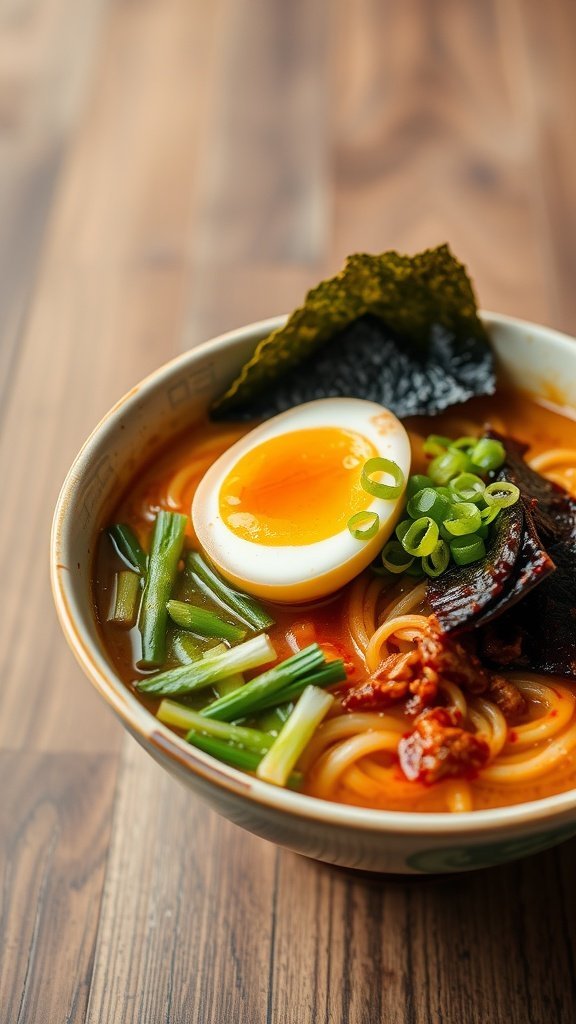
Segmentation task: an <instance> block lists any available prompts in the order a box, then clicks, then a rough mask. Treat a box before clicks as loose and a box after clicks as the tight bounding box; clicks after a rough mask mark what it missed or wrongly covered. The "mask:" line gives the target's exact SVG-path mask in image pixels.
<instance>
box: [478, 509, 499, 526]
mask: <svg viewBox="0 0 576 1024" xmlns="http://www.w3.org/2000/svg"><path fill="white" fill-rule="evenodd" d="M500 512H501V509H500V506H499V505H488V506H487V507H486V508H483V509H482V510H481V512H480V519H481V520H482V522H483V524H484V526H489V525H490V523H493V522H494V520H495V519H497V518H498V516H499V515H500Z"/></svg>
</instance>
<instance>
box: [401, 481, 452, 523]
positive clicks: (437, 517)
mask: <svg viewBox="0 0 576 1024" xmlns="http://www.w3.org/2000/svg"><path fill="white" fill-rule="evenodd" d="M406 511H407V512H408V515H409V516H411V518H412V519H419V518H420V516H430V518H431V519H433V520H434V522H436V523H442V522H444V520H445V519H446V518H447V517H448V516H449V514H450V501H449V500H448V498H445V497H444V495H443V494H438V491H437V490H436V489H435V488H434V487H424V488H423V489H422V490H421V491H417V492H416V494H415V495H414V496H413V497H412V498H410V500H409V502H408V504H407V506H406Z"/></svg>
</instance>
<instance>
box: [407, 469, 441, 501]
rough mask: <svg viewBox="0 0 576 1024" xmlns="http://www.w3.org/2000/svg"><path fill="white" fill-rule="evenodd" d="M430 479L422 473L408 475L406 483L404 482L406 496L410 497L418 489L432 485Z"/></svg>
mask: <svg viewBox="0 0 576 1024" xmlns="http://www.w3.org/2000/svg"><path fill="white" fill-rule="evenodd" d="M433 486H434V485H433V483H432V480H431V479H430V477H429V476H424V474H423V473H413V474H412V476H409V477H408V483H407V484H406V497H407V498H412V497H413V496H414V495H415V494H417V492H418V491H421V490H422V489H423V488H424V487H433Z"/></svg>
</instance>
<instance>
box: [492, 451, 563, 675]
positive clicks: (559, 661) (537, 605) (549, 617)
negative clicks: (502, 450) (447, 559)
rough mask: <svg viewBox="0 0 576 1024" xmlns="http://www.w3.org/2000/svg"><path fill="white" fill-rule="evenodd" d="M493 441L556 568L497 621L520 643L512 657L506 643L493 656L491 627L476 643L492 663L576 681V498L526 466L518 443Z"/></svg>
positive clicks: (502, 630)
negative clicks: (499, 446)
mask: <svg viewBox="0 0 576 1024" xmlns="http://www.w3.org/2000/svg"><path fill="white" fill-rule="evenodd" d="M493 436H496V437H497V436H498V435H493ZM499 439H500V440H504V443H505V447H506V463H505V466H504V468H503V472H504V474H505V476H506V478H507V479H508V480H511V481H512V482H513V483H515V484H517V486H518V487H519V488H520V491H521V495H522V502H523V505H524V509H525V513H526V518H527V521H530V520H532V521H533V529H534V533H535V535H536V537H537V538H542V540H543V542H544V543H545V545H546V548H547V551H548V554H549V556H550V558H551V559H552V561H553V562H554V564H555V566H556V571H555V572H553V573H551V575H549V576H548V577H547V578H546V579H544V580H543V582H541V584H540V586H538V587H536V588H535V589H534V590H533V591H532V592H531V593H529V594H528V595H527V596H526V598H525V599H523V600H522V601H521V602H520V603H519V604H517V605H515V607H513V608H511V609H510V610H507V611H505V612H504V614H503V615H502V616H500V618H499V619H498V634H499V635H500V636H501V637H505V636H508V637H509V638H510V641H511V644H512V647H514V646H516V647H518V646H519V647H520V653H519V654H518V656H516V657H514V658H513V659H511V657H510V655H511V649H510V647H509V648H508V649H504V651H503V657H501V656H499V652H498V644H497V643H496V644H495V643H494V635H493V631H491V630H490V631H489V632H488V633H487V634H483V635H482V636H481V638H480V642H481V645H482V647H483V649H484V651H485V652H486V653H488V652H490V657H491V659H492V661H493V662H494V663H495V664H507V665H517V666H519V667H528V668H530V669H532V670H533V671H535V672H544V673H551V674H555V675H563V676H567V677H569V678H572V679H576V500H575V499H574V498H572V497H571V496H570V495H569V494H568V493H567V492H566V491H564V490H563V489H562V488H561V487H558V486H557V485H556V484H553V483H551V482H550V481H549V480H546V479H545V478H544V477H542V476H541V475H540V474H539V473H536V472H535V471H534V470H533V469H531V468H530V466H528V465H527V463H526V462H525V461H524V459H523V454H524V451H525V448H524V446H523V445H521V444H519V443H518V442H515V441H511V440H509V439H502V438H499ZM504 659H505V660H504Z"/></svg>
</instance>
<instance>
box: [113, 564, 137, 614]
mask: <svg viewBox="0 0 576 1024" xmlns="http://www.w3.org/2000/svg"><path fill="white" fill-rule="evenodd" d="M115 582H116V593H115V595H114V608H113V610H112V613H111V615H110V617H109V619H108V621H109V622H113V623H114V625H115V626H121V627H122V629H131V628H132V626H134V625H136V619H137V618H138V605H139V604H140V594H141V589H140V576H139V575H138V574H137V573H135V572H132V571H131V570H130V569H122V570H121V571H120V572H117V573H116V581H115Z"/></svg>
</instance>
